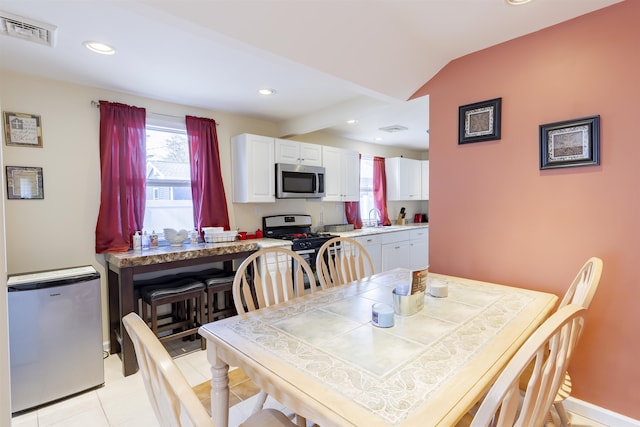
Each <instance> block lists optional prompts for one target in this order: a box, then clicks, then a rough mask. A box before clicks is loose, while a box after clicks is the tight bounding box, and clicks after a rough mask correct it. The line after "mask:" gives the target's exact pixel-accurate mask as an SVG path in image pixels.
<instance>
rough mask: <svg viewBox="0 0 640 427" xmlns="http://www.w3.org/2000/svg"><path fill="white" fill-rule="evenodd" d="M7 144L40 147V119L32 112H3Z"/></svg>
mask: <svg viewBox="0 0 640 427" xmlns="http://www.w3.org/2000/svg"><path fill="white" fill-rule="evenodd" d="M3 116H4V120H3V122H4V134H5V141H6V144H7V145H15V146H20V147H42V119H41V118H40V116H37V115H34V114H24V113H10V112H8V111H4V112H3Z"/></svg>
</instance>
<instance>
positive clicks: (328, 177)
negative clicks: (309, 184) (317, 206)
mask: <svg viewBox="0 0 640 427" xmlns="http://www.w3.org/2000/svg"><path fill="white" fill-rule="evenodd" d="M322 165H323V166H324V168H325V176H324V186H325V197H324V199H323V200H324V201H325V202H356V201H358V200H360V155H359V154H358V152H357V151H352V150H345V149H344V148H338V147H328V146H322Z"/></svg>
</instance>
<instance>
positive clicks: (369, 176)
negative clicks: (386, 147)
mask: <svg viewBox="0 0 640 427" xmlns="http://www.w3.org/2000/svg"><path fill="white" fill-rule="evenodd" d="M373 208H375V204H374V201H373V156H367V155H364V154H363V155H362V156H361V157H360V218H362V223H363V225H365V226H368V225H376V224H369V212H370V211H371V209H373Z"/></svg>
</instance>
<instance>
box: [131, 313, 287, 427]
mask: <svg viewBox="0 0 640 427" xmlns="http://www.w3.org/2000/svg"><path fill="white" fill-rule="evenodd" d="M122 323H123V324H124V327H125V329H126V330H127V332H128V333H129V336H130V337H131V340H132V341H133V346H134V348H135V351H136V358H137V360H138V366H139V367H140V372H141V374H142V379H143V380H144V385H145V388H146V390H147V395H148V397H149V400H150V401H151V406H152V407H153V411H154V412H155V414H156V417H157V418H158V421H159V422H160V425H161V426H163V427H165V426H169V427H183V426H195V427H214V424H213V420H212V419H211V417H210V416H209V414H208V412H207V410H206V409H205V407H204V406H203V405H202V403H201V402H200V400H199V399H198V397H197V396H196V393H195V392H194V391H193V389H192V388H191V386H190V385H189V383H188V382H187V380H186V378H185V377H184V375H183V374H182V372H181V371H180V369H179V368H178V367H177V365H176V364H175V362H174V360H173V359H172V358H171V356H170V355H169V353H168V352H167V350H166V349H165V348H164V346H163V345H162V344H161V343H160V341H159V340H158V338H157V337H156V335H155V334H154V333H153V332H152V331H151V329H149V327H148V326H147V325H146V324H145V322H144V321H143V320H142V319H141V318H140V317H139V316H138V315H137V314H135V313H129V314H127V315H126V316H124V317H123V318H122ZM241 425H242V426H246V427H267V426H269V427H291V426H294V424H292V423H291V421H290V420H289V419H288V418H287V417H286V416H285V415H284V414H283V413H282V412H279V411H276V410H274V409H264V410H262V411H260V412H257V413H255V414H253V415H251V416H250V417H249V418H248V419H247V420H246V421H245V422H244V423H243V424H241Z"/></svg>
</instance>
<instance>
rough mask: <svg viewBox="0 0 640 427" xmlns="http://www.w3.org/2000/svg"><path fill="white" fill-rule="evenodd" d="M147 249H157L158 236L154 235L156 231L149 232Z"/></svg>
mask: <svg viewBox="0 0 640 427" xmlns="http://www.w3.org/2000/svg"><path fill="white" fill-rule="evenodd" d="M149 247H151V248H157V247H158V235H157V234H156V230H153V231H152V232H151V236H150V237H149Z"/></svg>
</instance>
